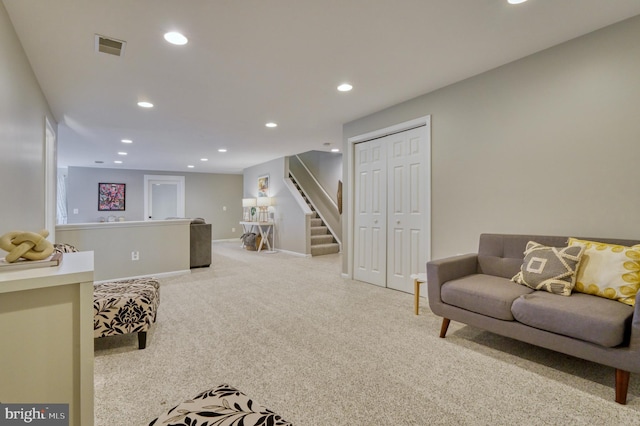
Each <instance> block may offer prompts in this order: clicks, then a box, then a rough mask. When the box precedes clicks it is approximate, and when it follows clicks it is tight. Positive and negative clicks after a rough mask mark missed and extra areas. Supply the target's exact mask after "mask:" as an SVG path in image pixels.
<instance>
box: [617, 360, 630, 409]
mask: <svg viewBox="0 0 640 426" xmlns="http://www.w3.org/2000/svg"><path fill="white" fill-rule="evenodd" d="M629 375H630V373H629V372H628V371H624V370H619V369H617V368H616V402H617V403H618V404H622V405H625V404H626V403H627V390H628V389H629Z"/></svg>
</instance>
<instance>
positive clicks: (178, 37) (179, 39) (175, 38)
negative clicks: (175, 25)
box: [164, 31, 189, 46]
mask: <svg viewBox="0 0 640 426" xmlns="http://www.w3.org/2000/svg"><path fill="white" fill-rule="evenodd" d="M164 39H165V40H167V41H168V42H169V43H171V44H177V45H178V46H182V45H183V44H187V42H188V41H189V40H188V39H187V38H186V37H185V36H183V35H182V34H180V33H179V32H176V31H170V32H168V33H166V34H165V35H164Z"/></svg>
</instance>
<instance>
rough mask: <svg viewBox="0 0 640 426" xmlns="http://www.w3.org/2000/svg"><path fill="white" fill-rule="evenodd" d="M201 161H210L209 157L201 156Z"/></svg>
mask: <svg viewBox="0 0 640 426" xmlns="http://www.w3.org/2000/svg"><path fill="white" fill-rule="evenodd" d="M200 161H209V159H208V158H201V159H200Z"/></svg>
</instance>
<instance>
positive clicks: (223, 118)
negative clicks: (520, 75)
mask: <svg viewBox="0 0 640 426" xmlns="http://www.w3.org/2000/svg"><path fill="white" fill-rule="evenodd" d="M3 3H4V5H5V6H6V9H7V11H8V13H9V16H10V18H11V20H12V22H13V24H14V26H15V29H16V32H17V33H18V36H19V38H20V41H21V42H22V45H23V47H24V50H25V51H26V53H27V56H28V58H29V61H30V62H31V66H32V67H33V70H34V72H35V75H36V77H37V79H38V81H39V82H40V85H41V87H42V90H43V91H44V94H45V96H46V98H47V100H48V102H49V105H50V106H51V108H52V112H53V114H54V116H55V119H56V120H57V121H58V123H59V153H58V155H59V165H60V166H61V167H64V166H84V167H96V166H98V167H110V168H114V167H116V168H126V169H144V170H167V171H193V172H208V173H241V172H242V169H244V168H246V167H249V166H253V165H255V164H259V163H263V162H266V161H269V160H271V159H274V158H279V157H283V156H287V155H292V154H296V153H301V152H305V151H309V150H327V149H329V148H332V147H337V148H341V147H342V125H343V124H344V123H347V122H349V121H351V120H354V119H357V118H359V117H362V116H365V115H368V114H371V113H373V112H375V111H378V110H381V109H383V108H386V107H389V106H392V105H394V104H397V103H399V102H402V101H404V100H407V99H410V98H413V97H416V96H418V95H421V94H424V93H427V92H430V91H433V90H435V89H438V88H441V87H444V86H446V85H449V84H451V83H454V82H456V81H460V80H462V79H465V78H468V77H470V76H473V75H476V74H478V73H481V72H483V71H486V70H489V69H492V68H495V67H497V66H500V65H502V64H505V63H507V62H511V61H513V60H516V59H518V58H521V57H524V56H527V55H529V54H532V53H534V52H537V51H540V50H542V49H545V48H548V47H550V46H553V45H555V44H558V43H561V42H563V41H566V40H569V39H571V38H574V37H577V36H580V35H582V34H586V33H588V32H591V31H593V30H596V29H598V28H601V27H604V26H607V25H609V24H612V23H614V22H617V21H620V20H623V19H625V18H628V17H631V16H635V15H638V14H640V1H638V0H607V1H606V2H605V1H603V0H529V1H528V2H527V3H524V4H521V5H516V6H513V5H509V4H507V0H453V1H452V0H188V1H178V0H135V1H132V0H108V1H106V0H3ZM171 30H178V31H180V32H182V33H184V34H185V35H186V36H187V37H188V38H189V43H188V44H187V45H185V46H174V45H170V44H168V43H166V42H165V41H164V39H163V34H164V33H165V32H167V31H171ZM95 34H101V35H105V36H108V37H113V38H116V39H120V40H124V41H126V42H127V45H126V50H125V54H124V56H123V57H120V58H118V57H115V56H110V55H105V54H102V53H96V52H95V49H94V36H95ZM345 81H347V82H350V83H351V84H353V86H354V89H353V91H351V92H349V93H341V92H338V91H337V90H336V87H337V86H338V85H339V84H340V83H343V82H345ZM139 100H149V101H151V102H153V103H154V104H155V107H154V108H153V109H150V110H143V109H142V108H139V107H138V106H137V105H136V103H137V102H138V101H139ZM425 113H428V111H425ZM268 121H275V122H277V123H278V127H277V128H275V129H268V128H266V127H265V126H264V125H265V123H266V122H268ZM123 138H129V139H133V141H134V143H133V145H124V144H122V143H121V142H120V140H121V139H123ZM325 144H330V145H325ZM219 148H227V149H228V152H227V153H224V154H222V153H219V152H218V151H217V150H218V149H219ZM122 150H125V151H127V152H128V155H127V156H126V157H120V156H118V155H117V152H118V151H122ZM203 157H206V158H208V159H209V161H208V162H206V163H204V162H201V161H200V158H203ZM118 159H120V160H123V164H122V165H116V164H114V163H113V161H114V160H118ZM96 160H101V161H104V164H102V165H98V164H95V161H96ZM188 164H192V165H195V168H194V169H188V168H187V165H188Z"/></svg>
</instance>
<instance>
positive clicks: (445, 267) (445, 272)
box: [427, 253, 478, 310]
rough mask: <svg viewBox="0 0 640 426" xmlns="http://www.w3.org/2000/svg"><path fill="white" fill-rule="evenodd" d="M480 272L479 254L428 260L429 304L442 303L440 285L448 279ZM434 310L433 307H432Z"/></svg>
mask: <svg viewBox="0 0 640 426" xmlns="http://www.w3.org/2000/svg"><path fill="white" fill-rule="evenodd" d="M477 272H478V255H477V254H476V253H469V254H461V255H458V256H452V257H446V258H444V259H438V260H432V261H430V262H427V290H428V294H429V304H432V303H436V304H440V303H442V300H441V299H440V287H442V284H444V283H446V282H447V281H451V280H455V279H457V278H462V277H466V276H467V275H472V274H476V273H477ZM432 310H433V308H432Z"/></svg>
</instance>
